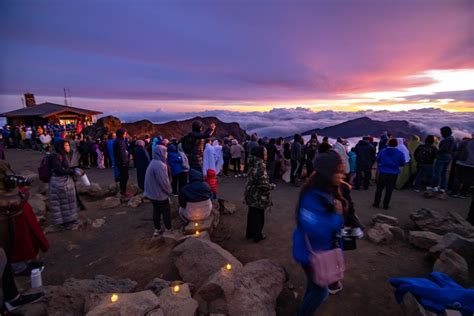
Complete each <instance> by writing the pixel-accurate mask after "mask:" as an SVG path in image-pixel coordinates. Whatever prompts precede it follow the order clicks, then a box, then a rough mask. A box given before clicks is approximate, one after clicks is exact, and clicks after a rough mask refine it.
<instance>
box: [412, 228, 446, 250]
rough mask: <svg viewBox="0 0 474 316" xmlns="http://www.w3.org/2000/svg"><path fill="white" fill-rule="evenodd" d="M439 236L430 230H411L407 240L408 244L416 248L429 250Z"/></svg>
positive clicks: (439, 238)
mask: <svg viewBox="0 0 474 316" xmlns="http://www.w3.org/2000/svg"><path fill="white" fill-rule="evenodd" d="M441 237H442V236H440V235H438V234H435V233H432V232H425V231H411V232H410V233H409V236H408V240H409V242H410V244H412V245H413V246H415V247H417V248H421V249H426V250H429V249H430V248H431V247H433V246H435V245H436V244H437V243H438V242H439V241H440V240H441Z"/></svg>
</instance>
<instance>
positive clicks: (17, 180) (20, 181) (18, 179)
mask: <svg viewBox="0 0 474 316" xmlns="http://www.w3.org/2000/svg"><path fill="white" fill-rule="evenodd" d="M4 183H5V188H6V189H10V190H11V189H14V188H16V187H17V186H18V187H24V186H28V185H31V184H32V183H33V180H31V179H29V178H27V177H24V176H18V175H7V176H5V179H4Z"/></svg>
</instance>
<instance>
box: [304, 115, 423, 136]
mask: <svg viewBox="0 0 474 316" xmlns="http://www.w3.org/2000/svg"><path fill="white" fill-rule="evenodd" d="M385 131H388V132H389V133H391V134H392V135H393V136H395V137H403V138H411V137H412V136H413V135H418V136H424V135H425V132H423V131H422V130H420V129H419V128H417V127H416V126H413V125H411V124H410V123H409V122H408V121H404V120H392V121H377V120H372V119H370V118H368V117H360V118H357V119H353V120H349V121H346V122H343V123H340V124H337V125H333V126H329V127H325V128H316V129H312V130H309V131H306V132H303V133H302V135H311V134H313V133H316V134H318V135H321V136H328V137H331V138H337V137H342V138H350V137H360V136H367V135H371V136H375V137H379V136H380V135H381V134H383V133H384V132H385Z"/></svg>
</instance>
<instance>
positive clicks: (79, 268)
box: [6, 150, 470, 315]
mask: <svg viewBox="0 0 474 316" xmlns="http://www.w3.org/2000/svg"><path fill="white" fill-rule="evenodd" d="M6 154H7V158H8V160H9V161H10V163H11V164H12V166H13V168H14V169H15V171H17V172H18V173H21V171H23V170H32V171H35V170H36V168H37V166H38V165H39V161H40V159H41V155H40V154H39V153H37V152H32V151H21V150H7V152H6ZM87 174H88V175H89V177H90V179H91V181H92V182H97V183H99V184H100V185H101V186H102V187H103V188H106V187H107V185H108V184H109V183H111V181H113V176H112V171H111V170H97V169H90V170H87ZM130 179H131V181H133V182H136V176H135V172H134V170H133V169H132V170H131V172H130ZM244 184H245V179H235V178H219V197H220V198H223V199H226V200H229V201H231V202H234V203H235V204H236V205H237V207H238V209H237V212H236V213H235V214H234V215H231V216H222V217H221V223H220V225H219V227H218V229H217V231H216V232H215V235H214V236H213V239H214V241H215V242H218V243H219V244H221V245H222V246H223V247H224V248H226V249H227V250H229V251H230V252H232V253H233V254H234V256H236V257H237V258H238V259H239V260H241V261H242V262H243V263H247V262H250V261H253V260H257V259H261V258H271V259H275V260H277V261H278V262H280V263H281V264H282V265H283V266H284V267H285V268H286V269H287V271H288V274H289V278H290V283H291V284H292V285H293V286H294V289H293V290H290V289H285V291H284V293H283V294H282V296H281V297H280V300H279V303H278V305H279V306H278V312H279V314H281V315H293V314H295V311H296V309H297V307H298V304H299V302H300V300H301V295H302V294H303V292H304V287H305V278H304V275H303V272H302V270H301V267H300V266H299V265H298V264H296V263H295V262H294V261H293V259H292V255H291V235H292V231H293V229H294V225H295V224H294V208H295V203H296V200H297V197H298V193H299V189H298V188H294V187H292V186H289V185H287V184H284V183H279V184H278V185H277V188H276V189H275V191H274V193H273V201H274V206H273V209H272V211H271V212H269V213H267V214H266V219H265V220H266V223H265V228H264V231H265V234H266V235H267V239H266V240H264V241H262V242H260V243H258V244H254V243H252V242H249V241H248V240H246V239H245V236H244V233H245V225H246V216H247V211H246V207H245V205H243V204H242V197H243V190H244ZM373 195H374V187H373V186H371V187H370V188H369V190H368V191H354V192H353V199H354V201H355V205H356V210H357V213H358V215H359V217H360V218H361V220H362V222H363V223H364V224H365V225H370V219H371V217H372V215H373V214H376V213H379V212H383V213H385V214H388V215H392V216H395V217H397V218H399V220H400V223H401V226H402V228H404V229H409V228H411V227H412V223H411V221H410V220H409V214H410V213H411V212H413V211H415V210H417V209H419V208H421V207H427V208H432V209H434V210H437V211H442V212H444V211H447V210H454V211H457V212H459V213H460V214H461V215H462V216H466V215H467V211H468V207H469V203H470V200H460V199H448V200H446V201H441V200H437V199H432V200H427V199H424V198H423V197H422V196H421V195H420V194H417V193H415V192H413V191H408V190H405V191H395V193H394V195H393V198H392V205H391V208H390V209H389V210H387V211H384V210H380V209H375V208H373V207H372V206H371V203H372V199H373ZM100 204H101V201H97V202H93V201H86V205H87V207H88V210H87V211H85V212H81V216H82V217H85V218H90V219H96V218H103V217H105V219H106V223H105V225H104V226H102V227H100V228H92V227H88V228H86V229H85V230H84V231H77V232H61V233H54V234H48V235H47V237H48V239H49V241H50V243H51V250H50V251H49V252H48V253H47V254H45V255H43V256H42V257H43V260H44V261H45V262H46V266H47V268H46V270H45V272H44V283H45V284H60V283H62V282H63V281H64V280H65V279H66V278H68V277H76V278H92V277H94V276H95V275H97V274H106V275H109V276H112V277H128V278H131V279H133V280H136V281H138V282H139V286H140V287H143V286H145V285H146V283H147V282H148V281H150V280H152V279H153V278H154V277H162V278H165V279H169V280H173V279H175V278H177V277H178V274H177V271H176V270H175V268H174V267H173V265H172V264H171V261H170V259H169V256H168V254H169V251H170V246H168V245H165V244H155V245H151V244H150V243H149V240H150V237H151V234H152V231H153V229H152V226H153V225H152V221H151V214H152V207H151V204H142V205H141V206H140V207H138V208H137V209H132V208H127V207H121V208H117V209H111V210H100ZM174 225H175V226H174V227H178V226H179V223H178V222H177V219H175V222H174ZM345 255H346V261H347V272H346V279H345V280H344V290H343V291H342V292H340V293H338V294H337V295H336V296H331V297H330V298H329V299H328V300H327V301H326V302H325V303H324V305H323V306H322V308H321V309H320V312H319V313H318V315H401V311H400V308H399V306H398V305H397V303H396V302H395V300H394V297H393V292H392V289H391V287H390V285H389V283H388V279H389V278H390V277H395V276H418V277H419V276H425V275H427V274H429V273H430V272H431V267H432V262H430V260H429V259H428V258H427V257H426V255H425V252H424V251H419V250H416V249H414V248H412V247H410V246H409V245H408V244H406V243H403V242H396V243H395V244H393V245H390V246H378V245H374V244H372V243H370V242H368V241H367V240H365V239H364V240H360V241H359V242H358V249H357V250H355V251H350V252H346V253H345ZM25 282H26V280H23V282H20V283H25ZM295 293H296V294H297V297H296V298H295Z"/></svg>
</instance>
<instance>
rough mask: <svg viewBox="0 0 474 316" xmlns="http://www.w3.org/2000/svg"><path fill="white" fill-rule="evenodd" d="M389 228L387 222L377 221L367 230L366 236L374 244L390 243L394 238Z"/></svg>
mask: <svg viewBox="0 0 474 316" xmlns="http://www.w3.org/2000/svg"><path fill="white" fill-rule="evenodd" d="M391 228H392V226H390V225H388V224H380V223H377V224H375V225H374V226H373V227H371V228H369V229H368V230H367V238H369V240H370V241H372V242H373V243H376V244H385V245H387V244H390V243H392V242H393V240H394V236H393V233H392V231H391Z"/></svg>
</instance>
